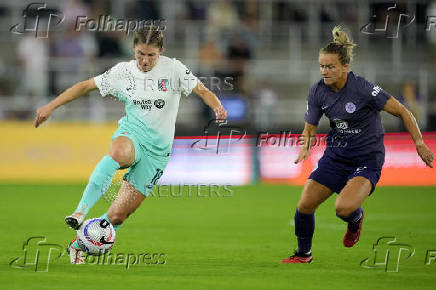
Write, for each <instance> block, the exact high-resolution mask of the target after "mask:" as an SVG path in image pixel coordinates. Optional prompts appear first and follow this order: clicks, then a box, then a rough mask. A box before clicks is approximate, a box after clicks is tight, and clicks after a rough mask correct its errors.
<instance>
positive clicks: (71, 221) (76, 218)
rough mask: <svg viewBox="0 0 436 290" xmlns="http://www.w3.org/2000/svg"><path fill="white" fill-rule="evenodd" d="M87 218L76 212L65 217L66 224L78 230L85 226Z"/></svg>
mask: <svg viewBox="0 0 436 290" xmlns="http://www.w3.org/2000/svg"><path fill="white" fill-rule="evenodd" d="M84 219H85V216H84V214H83V213H81V212H75V213H73V214H71V215H69V216H66V217H65V223H66V224H67V225H68V226H69V227H70V228H72V229H74V230H76V231H77V230H78V229H79V228H80V226H81V225H82V224H83V220H84Z"/></svg>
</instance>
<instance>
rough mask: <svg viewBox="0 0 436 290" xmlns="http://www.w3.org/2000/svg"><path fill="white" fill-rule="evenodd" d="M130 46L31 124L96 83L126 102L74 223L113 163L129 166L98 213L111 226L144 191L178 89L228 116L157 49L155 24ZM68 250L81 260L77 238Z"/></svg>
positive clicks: (158, 169)
mask: <svg viewBox="0 0 436 290" xmlns="http://www.w3.org/2000/svg"><path fill="white" fill-rule="evenodd" d="M133 51H134V53H135V59H134V60H131V61H127V62H120V63H118V64H116V65H115V66H114V67H112V68H111V69H110V70H108V71H107V72H105V73H103V74H101V75H99V76H96V77H94V78H91V79H89V80H87V81H83V82H79V83H77V84H75V85H74V86H73V87H71V88H70V89H67V90H66V91H65V92H63V93H62V94H61V95H59V96H58V97H57V98H56V99H54V100H53V101H52V102H50V103H49V104H48V105H46V106H44V107H42V108H40V109H38V111H37V116H36V120H35V127H38V126H39V125H40V124H41V123H42V122H44V121H45V120H47V119H48V117H49V116H50V114H51V112H52V111H53V110H54V109H55V108H57V107H59V106H61V105H63V104H65V103H68V102H70V101H72V100H74V99H76V98H78V97H80V96H82V95H84V94H86V93H88V92H90V91H92V90H96V89H98V90H99V91H100V94H101V95H102V96H103V97H104V96H106V95H109V94H110V95H113V96H114V97H116V98H118V99H119V100H120V101H121V102H123V103H124V104H125V109H126V116H125V117H123V118H121V119H120V120H119V121H118V130H117V131H115V133H114V134H113V136H112V143H111V149H110V152H109V154H108V155H106V156H104V157H103V159H102V160H101V161H100V162H99V163H98V164H97V167H96V168H95V169H94V172H93V173H92V175H91V177H90V179H89V183H88V185H87V186H86V188H85V191H84V192H83V196H82V199H81V200H80V202H79V204H78V206H77V208H76V210H75V211H74V212H73V213H72V214H71V215H69V216H67V217H66V218H65V222H66V223H67V224H68V225H69V226H70V227H72V228H74V229H78V228H79V227H80V226H81V224H82V223H83V220H84V218H85V216H86V214H87V213H88V211H89V210H90V209H91V207H92V206H93V205H94V204H95V203H96V202H97V200H98V199H99V198H100V197H101V196H102V195H103V194H104V192H105V191H106V190H107V189H108V187H109V186H110V184H111V183H112V178H113V176H114V174H115V171H117V170H118V169H122V168H129V170H128V172H127V173H126V174H125V175H124V178H123V179H124V180H123V183H122V186H121V188H120V191H119V193H118V196H117V198H116V200H115V201H114V202H113V203H112V205H111V207H110V208H109V210H108V212H107V213H105V214H104V215H103V216H102V218H104V219H107V220H108V221H109V222H110V223H112V225H114V228H115V229H118V227H119V226H120V225H121V224H122V223H123V221H124V220H125V219H126V218H127V217H128V216H129V215H130V214H132V213H133V212H134V211H135V210H136V208H138V207H139V205H140V204H141V202H142V201H143V200H144V199H145V198H146V196H147V195H149V193H150V192H151V191H152V189H153V186H154V185H156V183H157V181H158V180H159V178H160V177H161V176H162V173H163V170H164V169H165V167H166V165H167V162H168V159H169V155H170V151H171V147H172V143H173V139H174V130H175V122H176V116H177V111H178V108H179V101H180V97H181V95H182V94H184V95H189V94H190V93H191V92H194V93H195V94H197V95H199V96H200V97H201V98H202V99H203V101H204V102H205V103H206V104H207V105H208V106H209V107H211V108H212V109H213V110H214V111H215V114H216V118H217V119H226V117H227V112H226V110H225V109H224V108H223V106H222V105H221V102H220V101H219V100H218V98H217V97H216V96H215V94H213V93H212V92H211V91H210V90H208V89H207V88H206V87H205V86H204V85H203V84H202V83H201V82H200V81H199V80H198V79H197V78H196V77H195V76H194V75H193V74H192V73H191V71H190V70H189V69H187V68H186V66H185V65H183V64H182V63H181V62H180V61H178V60H176V59H171V58H168V57H166V56H163V55H161V53H162V51H163V35H162V32H161V31H160V30H159V29H158V28H157V27H144V28H143V29H140V30H139V31H138V32H136V33H135V38H134V41H133ZM69 252H70V260H71V263H73V264H79V263H83V252H82V251H81V249H80V247H79V245H78V243H77V241H73V242H72V243H70V246H69Z"/></svg>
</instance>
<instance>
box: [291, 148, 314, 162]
mask: <svg viewBox="0 0 436 290" xmlns="http://www.w3.org/2000/svg"><path fill="white" fill-rule="evenodd" d="M309 156H310V151H309V150H307V148H306V147H301V149H300V154H299V155H298V157H297V159H295V161H294V164H298V163H300V162H301V161H302V160H306V159H307V158H308V157H309Z"/></svg>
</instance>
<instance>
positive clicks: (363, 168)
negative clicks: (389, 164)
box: [309, 154, 383, 193]
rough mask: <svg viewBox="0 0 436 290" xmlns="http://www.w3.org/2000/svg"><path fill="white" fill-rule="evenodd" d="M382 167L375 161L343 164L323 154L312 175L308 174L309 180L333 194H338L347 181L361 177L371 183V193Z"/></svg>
mask: <svg viewBox="0 0 436 290" xmlns="http://www.w3.org/2000/svg"><path fill="white" fill-rule="evenodd" d="M382 167H383V164H380V162H376V161H375V160H366V161H362V162H356V163H353V162H350V163H345V162H340V161H337V160H335V159H332V158H331V157H330V156H328V155H326V154H324V156H323V157H322V158H321V159H320V160H319V161H318V165H317V166H316V167H315V168H314V170H313V172H312V174H310V176H309V179H313V180H315V181H317V182H318V183H321V184H322V185H324V186H327V187H328V188H330V189H331V190H333V191H334V192H336V193H340V192H341V190H342V189H343V188H344V187H345V185H346V184H347V182H348V180H350V179H352V178H353V177H356V176H362V177H365V178H366V179H368V180H369V181H370V182H371V185H372V189H371V193H372V192H373V191H374V189H375V186H376V185H377V182H378V180H379V179H380V175H381V170H382Z"/></svg>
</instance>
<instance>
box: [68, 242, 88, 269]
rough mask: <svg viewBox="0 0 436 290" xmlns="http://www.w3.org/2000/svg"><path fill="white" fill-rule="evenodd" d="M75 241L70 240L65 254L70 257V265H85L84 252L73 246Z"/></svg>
mask: <svg viewBox="0 0 436 290" xmlns="http://www.w3.org/2000/svg"><path fill="white" fill-rule="evenodd" d="M75 241H76V239H74V240H72V241H71V242H70V244H69V245H68V246H67V252H68V255H69V256H70V263H71V264H85V254H84V252H83V251H82V250H81V249H80V248H79V249H78V248H75V247H74V246H73V243H74V242H75Z"/></svg>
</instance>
